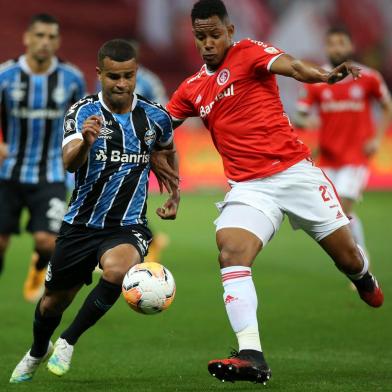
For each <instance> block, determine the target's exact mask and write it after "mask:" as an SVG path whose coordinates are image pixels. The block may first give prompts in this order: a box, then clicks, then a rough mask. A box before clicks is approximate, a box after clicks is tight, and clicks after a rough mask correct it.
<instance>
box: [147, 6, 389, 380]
mask: <svg viewBox="0 0 392 392" xmlns="http://www.w3.org/2000/svg"><path fill="white" fill-rule="evenodd" d="M191 19H192V27H193V34H194V38H195V43H196V46H197V49H198V50H199V52H200V55H201V56H202V58H203V60H204V62H205V64H204V65H203V66H202V68H201V69H200V71H198V72H197V73H195V74H194V75H193V76H191V77H189V78H188V79H186V80H185V81H184V82H183V83H182V84H181V85H180V86H179V87H178V89H177V91H176V92H175V93H174V94H173V96H172V98H171V100H170V102H169V103H168V105H167V110H168V111H169V113H170V114H171V116H172V118H173V121H174V123H175V125H179V124H180V123H181V122H182V121H184V120H185V119H186V118H187V117H192V116H199V117H201V119H202V120H203V122H204V124H205V126H206V127H207V128H208V130H209V131H210V133H211V137H212V139H213V142H214V144H215V146H216V148H217V150H218V152H219V153H220V155H221V157H222V160H223V165H224V170H225V174H226V176H227V177H228V179H229V183H230V185H231V190H230V192H228V194H227V195H226V197H225V200H224V201H223V202H221V203H219V204H218V207H219V209H220V212H221V213H220V216H219V218H218V219H217V221H216V222H215V224H216V230H217V232H216V241H217V245H218V248H219V252H220V253H219V263H220V267H221V275H222V282H223V287H224V297H223V298H224V303H225V306H226V310H227V314H228V317H229V320H230V323H231V326H232V328H233V330H234V332H235V333H236V336H237V338H238V344H239V352H238V353H236V354H235V355H234V357H231V358H226V359H219V360H213V361H210V362H209V364H208V369H209V371H210V373H211V374H212V375H213V376H215V377H217V378H218V379H220V380H222V381H223V380H228V381H237V380H247V381H253V382H260V383H265V382H266V381H267V380H268V379H269V378H270V377H271V371H270V369H269V367H268V365H267V363H266V361H265V359H264V355H263V352H262V348H261V344H260V338H259V330H258V323H257V316H256V311H257V295H256V290H255V286H254V284H253V281H252V275H251V266H252V262H253V260H254V258H255V257H256V255H257V254H258V253H259V252H260V250H261V249H262V248H263V247H265V246H266V245H267V243H268V241H269V240H270V239H271V238H272V237H273V236H274V234H275V233H276V232H277V231H278V230H279V226H280V225H281V223H282V221H283V218H284V216H285V215H287V216H288V217H289V219H290V222H291V223H292V225H293V226H294V227H295V228H301V229H303V230H305V232H306V233H308V234H309V235H310V236H311V237H312V238H314V239H315V240H316V241H318V243H319V244H320V245H321V247H322V248H323V249H324V250H325V251H326V252H327V253H328V254H329V255H330V256H331V258H332V259H333V261H334V262H335V264H336V266H337V268H338V269H339V270H341V271H342V272H343V273H345V274H346V275H347V276H348V278H349V279H351V280H353V281H354V283H355V285H356V286H357V287H358V292H359V294H360V296H361V297H362V299H363V300H364V301H365V302H367V303H368V304H369V305H371V306H376V307H377V306H381V304H382V302H383V295H382V292H381V290H380V289H379V287H378V284H377V281H376V280H375V278H374V277H373V276H372V275H371V274H370V273H369V271H368V262H367V260H366V257H365V255H364V254H363V253H362V252H361V251H360V249H359V248H358V247H357V246H356V244H355V242H354V240H353V238H352V234H351V230H350V229H349V228H348V224H349V221H348V219H347V217H346V216H345V215H344V213H343V212H342V208H341V205H340V202H339V200H338V198H337V196H336V194H335V191H334V189H333V186H332V185H331V183H330V182H329V181H328V179H327V178H326V177H325V176H324V174H323V172H322V171H321V170H320V169H319V168H318V167H316V166H314V165H313V163H312V162H311V160H310V158H309V155H310V151H309V149H308V148H307V147H306V146H305V145H304V144H303V143H302V142H301V141H300V140H299V139H298V138H297V135H296V134H295V133H294V131H293V129H292V127H291V125H290V122H289V119H288V117H287V116H286V114H285V113H284V110H283V106H282V103H281V101H280V97H279V90H278V86H277V83H276V79H275V75H274V74H280V75H284V76H288V77H292V78H295V79H297V80H299V81H302V82H309V83H317V82H327V83H335V82H338V81H340V80H342V79H344V78H345V77H346V76H347V75H348V74H352V75H353V76H354V78H356V77H358V73H359V72H358V68H357V67H356V66H354V65H352V64H351V63H350V62H345V63H343V64H341V65H339V66H338V67H336V68H335V69H333V70H332V71H326V70H324V69H323V68H319V67H317V66H315V65H312V64H310V63H307V62H304V61H301V60H297V59H295V58H293V57H292V56H290V55H288V54H285V53H284V52H283V51H282V50H280V49H278V48H276V47H274V46H272V45H270V44H268V43H264V42H261V41H255V40H251V39H244V40H242V41H240V42H236V43H234V42H233V41H232V37H233V33H234V26H233V25H232V24H231V22H230V19H229V17H228V14H227V11H226V8H225V5H224V3H223V2H222V1H221V0H200V1H198V2H197V3H195V4H194V6H193V9H192V13H191ZM153 163H154V164H155V167H157V165H156V162H153Z"/></svg>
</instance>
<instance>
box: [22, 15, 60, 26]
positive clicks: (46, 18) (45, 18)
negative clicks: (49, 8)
mask: <svg viewBox="0 0 392 392" xmlns="http://www.w3.org/2000/svg"><path fill="white" fill-rule="evenodd" d="M37 22H40V23H46V24H56V25H60V24H59V21H58V20H57V19H56V18H55V17H54V16H52V15H49V14H35V15H33V16H32V17H31V18H30V21H29V24H28V26H27V27H28V28H30V27H31V26H33V24H35V23H37Z"/></svg>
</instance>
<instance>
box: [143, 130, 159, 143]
mask: <svg viewBox="0 0 392 392" xmlns="http://www.w3.org/2000/svg"><path fill="white" fill-rule="evenodd" d="M156 137H157V133H156V132H155V129H148V128H147V132H146V133H145V134H144V143H146V144H147V146H151V144H153V143H154V142H155V139H156Z"/></svg>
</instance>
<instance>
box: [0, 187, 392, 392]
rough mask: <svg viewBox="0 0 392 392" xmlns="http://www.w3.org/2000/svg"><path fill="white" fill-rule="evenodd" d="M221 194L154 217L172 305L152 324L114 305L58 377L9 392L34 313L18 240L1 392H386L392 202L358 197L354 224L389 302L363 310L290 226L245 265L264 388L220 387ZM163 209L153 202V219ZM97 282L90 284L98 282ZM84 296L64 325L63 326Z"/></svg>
mask: <svg viewBox="0 0 392 392" xmlns="http://www.w3.org/2000/svg"><path fill="white" fill-rule="evenodd" d="M221 198H222V195H221V194H195V195H183V197H182V203H181V207H180V212H179V217H178V219H177V221H176V222H162V221H159V220H158V218H152V219H151V222H152V226H153V227H154V229H155V231H157V230H163V231H165V232H167V233H168V234H169V235H170V237H171V244H170V247H169V248H168V249H167V251H166V252H165V254H164V256H163V262H164V264H165V265H166V266H167V267H168V268H169V269H170V270H171V271H172V272H173V274H174V277H175V279H176V282H177V297H176V299H175V301H174V303H173V305H172V307H171V308H170V309H169V310H168V311H167V312H165V313H162V314H159V315H155V316H145V315H141V314H137V313H135V312H132V311H131V310H130V309H128V307H127V305H126V304H125V301H123V299H122V298H120V300H119V301H118V303H117V304H116V305H115V306H114V307H113V309H112V310H111V311H110V312H109V313H108V314H107V315H106V316H105V317H104V318H103V319H102V320H100V321H99V322H98V324H97V325H96V326H94V327H93V328H92V329H91V330H89V331H88V332H87V333H86V334H85V335H84V336H82V338H81V339H80V341H79V343H78V344H77V346H76V348H75V353H74V359H73V363H72V368H71V371H70V372H69V373H68V374H67V375H66V376H64V377H63V378H57V377H56V376H53V375H51V374H49V373H48V372H47V371H46V369H45V367H44V366H42V368H40V369H39V370H38V372H37V374H36V375H35V378H34V380H33V381H32V382H30V383H26V384H21V385H9V384H8V379H9V377H10V374H11V372H12V370H13V368H14V366H15V365H16V363H17V362H18V361H19V359H20V358H21V356H22V355H23V354H24V352H25V351H26V350H27V348H28V347H29V345H30V343H31V323H32V316H33V311H34V306H33V305H31V304H27V303H24V302H23V300H22V296H21V292H22V285H23V280H24V276H25V273H26V271H27V264H28V260H29V257H30V250H31V247H32V243H31V239H30V238H29V236H28V235H26V234H24V235H22V236H20V237H15V238H14V239H13V242H12V246H11V248H10V250H9V252H8V254H7V260H6V261H7V263H6V268H5V271H4V274H3V275H2V276H1V278H0V298H1V300H0V315H1V319H0V391H51V392H52V391H54V392H55V391H67V392H71V391H83V392H85V391H135V392H144V391H145V392H149V391H151V392H152V391H154V392H155V391H162V392H163V391H167V392H175V391H179V392H182V391H183V392H186V391H223V390H227V391H234V390H235V391H256V390H263V389H264V390H266V391H277V392H278V391H279V392H281V391H285V392H294V391H296V392H318V391H325V392H339V391H345V392H357V391H358V392H359V391H361V392H362V391H363V392H375V391H382V392H387V391H392V375H391V374H392V373H391V372H392V306H391V297H392V258H391V250H392V237H391V235H392V234H391V233H392V208H391V202H392V194H391V193H367V194H366V195H365V198H364V202H363V203H362V204H361V205H360V206H359V208H358V212H359V214H360V216H361V217H362V219H363V222H364V225H365V231H366V235H367V241H368V248H369V250H370V253H371V258H372V262H373V270H374V271H375V272H376V274H377V276H378V277H379V280H380V282H381V283H382V285H383V288H384V294H385V298H386V303H385V304H384V306H383V307H382V308H381V309H371V308H369V307H368V306H367V305H366V304H364V303H363V302H362V301H361V300H360V299H359V297H358V296H357V293H355V292H353V291H352V290H350V288H349V285H348V281H347V280H346V279H345V278H344V276H343V275H342V274H340V273H339V272H338V271H337V270H336V269H335V267H334V266H333V263H332V262H331V261H330V260H329V259H328V257H327V256H326V255H325V254H324V253H323V252H322V250H321V249H320V248H319V247H318V245H317V244H316V243H314V242H312V240H311V239H309V238H308V237H307V236H306V235H305V234H304V233H303V232H299V231H296V232H294V231H292V230H291V228H290V227H289V225H288V223H287V221H286V222H285V224H284V225H283V227H282V228H281V230H280V232H279V233H278V234H277V236H276V238H275V239H274V240H273V241H272V242H271V243H270V244H269V245H268V247H267V248H266V249H265V250H263V252H262V253H261V255H260V256H259V257H258V258H257V260H256V262H255V267H254V272H253V276H254V280H255V284H256V287H257V289H258V296H259V321H260V326H261V332H262V345H263V348H264V352H265V355H266V358H267V360H268V362H269V364H270V366H271V368H272V372H273V378H272V380H271V382H270V383H269V384H268V385H267V386H266V387H263V386H262V385H253V384H250V383H236V384H221V383H219V382H218V381H217V380H215V379H213V378H212V377H211V376H210V375H209V373H208V372H207V362H208V360H210V359H214V358H219V357H222V356H225V355H227V354H228V353H229V351H230V347H235V346H236V344H235V338H234V335H233V334H232V332H231V329H230V328H229V324H228V320H227V318H226V314H225V310H224V307H223V301H222V288H221V284H220V279H219V269H218V265H217V262H216V259H217V251H216V248H215V241H214V226H213V223H212V222H213V220H214V219H215V217H216V215H217V213H216V210H215V207H214V204H213V203H214V202H216V201H218V200H220V199H221ZM163 200H164V198H163V197H161V196H152V197H151V199H150V207H149V211H150V215H152V211H154V210H155V208H156V207H157V206H158V204H159V203H161V202H162V201H163ZM96 278H97V277H96ZM88 290H89V289H88V288H85V289H84V290H83V291H82V292H81V293H80V294H79V296H78V298H77V300H76V301H75V303H74V304H73V305H72V306H71V307H70V308H69V309H68V311H67V312H66V313H65V315H64V317H63V321H62V324H61V326H60V327H59V329H58V330H57V331H56V333H55V336H54V338H55V339H56V338H57V336H58V335H59V333H60V332H61V331H62V330H63V329H64V328H65V326H66V325H67V324H68V323H69V322H70V320H71V319H72V317H73V316H74V315H75V313H76V311H77V309H78V307H79V306H80V304H81V302H82V300H83V299H84V297H85V296H86V294H87V292H88Z"/></svg>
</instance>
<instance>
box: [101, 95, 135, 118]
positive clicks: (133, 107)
mask: <svg viewBox="0 0 392 392" xmlns="http://www.w3.org/2000/svg"><path fill="white" fill-rule="evenodd" d="M98 99H99V102H100V104H101V105H102V106H103V107H104V108H105V109H106V110H107V111H108V112H110V113H113V112H112V111H111V110H110V109H109V108H108V107H107V106H106V104H105V102H104V101H103V96H102V91H100V92H99V93H98ZM136 105H137V95H136V94H135V93H133V100H132V107H131V112H132V111H133V109H135V107H136Z"/></svg>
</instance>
